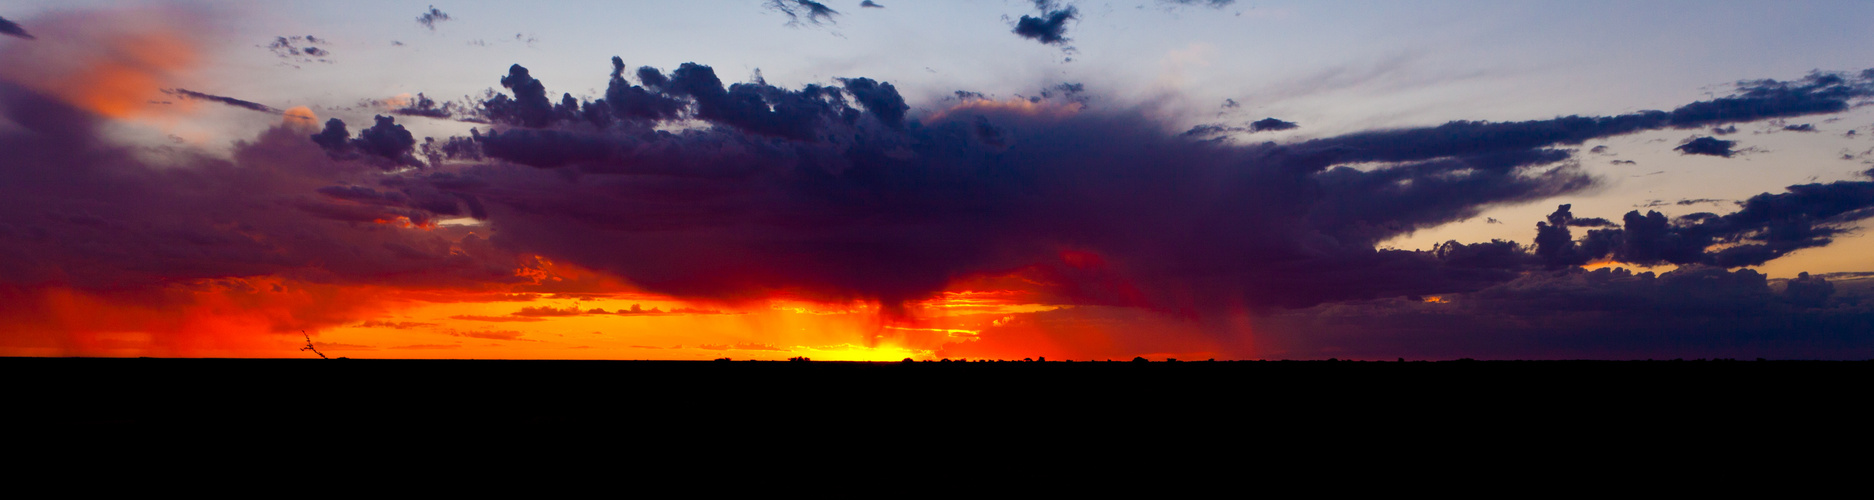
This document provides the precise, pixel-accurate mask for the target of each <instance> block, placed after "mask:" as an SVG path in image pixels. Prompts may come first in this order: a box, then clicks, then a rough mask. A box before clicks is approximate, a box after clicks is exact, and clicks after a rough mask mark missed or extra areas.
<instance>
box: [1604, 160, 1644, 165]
mask: <svg viewBox="0 0 1874 500" xmlns="http://www.w3.org/2000/svg"><path fill="white" fill-rule="evenodd" d="M1607 164H1608V165H1639V164H1640V162H1637V161H1633V160H1614V161H1610V162H1607Z"/></svg>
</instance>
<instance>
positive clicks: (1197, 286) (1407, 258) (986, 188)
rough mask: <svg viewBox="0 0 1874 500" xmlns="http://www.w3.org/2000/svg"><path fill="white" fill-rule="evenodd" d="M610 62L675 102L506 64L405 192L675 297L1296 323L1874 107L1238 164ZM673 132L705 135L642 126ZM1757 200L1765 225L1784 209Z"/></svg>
mask: <svg viewBox="0 0 1874 500" xmlns="http://www.w3.org/2000/svg"><path fill="white" fill-rule="evenodd" d="M622 68H623V63H622V62H619V61H614V62H613V87H612V89H613V90H621V92H620V93H618V94H617V95H623V92H634V93H641V95H639V96H638V97H634V98H633V99H640V100H649V101H648V102H657V103H663V104H662V106H663V107H659V108H655V109H658V110H659V111H658V112H656V113H641V114H638V115H636V116H635V117H634V119H632V120H622V119H614V120H612V121H605V120H599V121H594V120H591V119H584V118H581V117H579V116H577V115H574V114H569V113H566V112H558V111H554V112H549V111H551V110H568V111H570V110H581V109H590V108H592V107H595V106H597V105H598V103H597V102H596V101H594V102H578V101H572V100H568V101H567V102H564V103H562V104H561V105H559V106H557V107H551V108H550V107H547V106H544V105H541V104H540V103H542V102H544V101H543V97H541V96H544V95H546V92H545V90H544V88H543V84H541V83H540V82H538V81H537V80H533V79H531V78H530V77H527V78H517V77H516V75H520V76H522V77H524V76H525V75H526V72H525V70H524V68H518V67H516V68H515V69H514V70H511V71H510V74H509V76H508V77H506V78H503V79H502V81H503V83H504V85H506V86H508V87H510V88H512V89H515V90H516V92H517V93H524V95H525V97H524V98H516V99H513V100H504V99H502V98H501V97H499V96H498V97H497V98H496V99H495V100H491V101H489V103H490V113H491V114H494V115H496V116H507V117H510V118H503V119H501V120H498V121H497V123H499V124H503V125H501V126H497V127H496V129H495V130H493V131H490V132H487V133H482V132H479V131H478V132H477V133H476V134H474V135H473V136H472V137H471V138H470V140H472V141H474V143H475V144H477V145H479V146H480V152H481V153H484V154H486V155H487V156H488V157H489V158H492V159H495V160H498V161H495V162H489V163H477V164H473V165H471V166H468V167H465V168H463V169H461V170H460V171H452V172H437V173H431V174H411V175H412V176H413V177H411V178H410V181H409V182H412V183H428V184H429V185H431V186H433V187H435V188H436V189H438V190H441V191H446V192H452V193H461V194H463V195H465V196H469V197H472V198H474V199H478V200H482V201H483V202H484V203H486V204H487V205H488V217H489V221H490V224H491V225H492V226H493V227H495V228H497V229H498V230H497V231H496V234H495V236H494V241H495V242H496V243H497V244H499V245H502V246H504V247H506V248H511V249H514V250H516V251H520V252H528V253H538V254H540V255H544V256H548V257H550V258H554V259H560V260H564V261H567V262H575V263H578V264H580V265H582V266H588V267H591V268H595V269H601V270H605V271H609V272H612V273H616V274H617V275H619V276H623V277H626V278H627V279H629V280H631V281H632V282H633V283H635V284H638V285H639V286H643V287H645V288H646V289H648V290H650V291H654V292H658V293H665V294H671V295H675V296H679V297H703V298H735V297H756V296H763V295H764V294H769V293H775V292H777V291H788V292H789V293H798V294H801V295H805V296H810V297H817V298H824V299H851V298H866V299H877V300H880V301H882V302H884V303H886V304H888V305H889V304H894V303H901V302H904V301H909V300H915V299H918V298H921V297H925V296H928V295H929V294H932V293H934V292H936V291H937V290H940V289H942V287H944V286H946V284H947V283H950V282H952V281H954V280H958V279H965V278H969V277H972V276H982V275H995V274H1008V273H1025V275H1026V276H1030V277H1031V278H1032V281H1033V282H1035V283H1041V284H1044V288H1046V293H1048V294H1051V295H1050V296H1052V297H1055V299H1057V300H1059V301H1062V302H1065V303H1086V304H1109V305H1126V306H1137V307H1147V308H1157V309H1165V310H1180V309H1188V310H1193V311H1204V310H1217V309H1219V308H1225V307H1231V306H1242V305H1248V306H1251V307H1273V306H1286V307H1306V306H1311V305H1314V304H1319V303H1322V302H1333V301H1342V300H1363V299H1371V298H1380V297H1397V296H1407V295H1424V294H1437V293H1454V292H1465V291H1473V290H1479V289H1483V288H1486V287H1489V286H1493V285H1495V284H1498V283H1502V282H1504V281H1507V280H1510V279H1513V278H1514V277H1515V276H1517V275H1519V273H1522V272H1525V271H1528V270H1530V269H1538V268H1540V267H1542V264H1543V263H1544V262H1545V261H1547V262H1560V261H1568V262H1573V261H1577V260H1580V259H1581V255H1586V254H1591V253H1593V252H1594V251H1599V250H1596V249H1600V248H1601V247H1599V246H1596V247H1592V248H1591V249H1588V250H1581V249H1577V250H1575V253H1567V252H1562V251H1560V250H1553V249H1554V248H1557V247H1556V246H1555V245H1559V244H1560V243H1558V238H1559V241H1567V240H1569V239H1570V238H1571V236H1570V235H1569V234H1567V233H1566V232H1565V231H1566V229H1567V228H1568V227H1584V226H1587V227H1602V228H1607V227H1610V226H1613V225H1614V223H1613V222H1610V221H1605V220H1599V219H1573V218H1572V216H1570V217H1568V218H1566V219H1567V220H1564V221H1562V222H1561V225H1560V226H1558V227H1559V228H1560V229H1561V230H1562V231H1564V232H1563V233H1560V234H1559V236H1558V235H1556V234H1550V235H1548V236H1541V235H1539V236H1538V238H1537V241H1538V244H1537V245H1535V246H1534V248H1530V247H1522V246H1517V245H1514V244H1511V243H1508V242H1490V243H1476V244H1462V243H1456V242H1453V243H1451V244H1448V245H1445V246H1442V247H1441V248H1440V249H1437V250H1434V251H1403V250H1390V249H1380V248H1377V245H1378V244H1379V242H1381V241H1385V240H1386V239H1389V238H1392V237H1394V236H1398V235H1401V234H1405V233H1409V232H1412V231H1416V230H1420V229H1425V228H1430V227H1435V226H1439V225H1442V224H1446V223H1450V222H1455V221H1461V220H1465V219H1468V218H1471V217H1475V216H1477V215H1478V214H1479V213H1480V212H1481V211H1482V210H1483V209H1485V208H1487V207H1492V206H1497V205H1504V204H1518V203H1528V202H1533V201H1538V200H1543V199H1550V198H1554V197H1557V196H1563V195H1567V194H1570V193H1575V192H1580V191H1581V190H1584V189H1587V188H1589V187H1591V186H1594V185H1595V184H1596V183H1597V182H1598V181H1597V180H1596V179H1595V178H1594V177H1592V176H1590V175H1589V174H1587V173H1586V172H1585V171H1583V170H1582V169H1581V168H1580V167H1579V165H1578V164H1576V162H1575V161H1574V159H1573V156H1572V152H1571V151H1570V150H1568V149H1562V148H1561V147H1562V146H1568V145H1574V144H1579V143H1581V142H1582V141H1585V140H1589V139H1593V138H1599V137H1608V136H1614V135H1621V134H1627V133H1632V132H1636V131H1641V130H1653V129H1663V128H1677V127H1681V126H1698V127H1706V126H1711V125H1714V124H1716V123H1718V122H1716V121H1714V120H1722V119H1725V118H1727V117H1736V118H1737V119H1756V118H1763V117H1775V116H1798V115H1805V114H1812V113H1815V112H1818V111H1817V110H1827V109H1837V108H1835V107H1833V106H1830V105H1826V104H1817V103H1820V102H1839V101H1841V100H1845V99H1849V98H1853V97H1856V96H1860V95H1863V94H1862V92H1865V89H1866V88H1867V87H1866V82H1865V81H1864V78H1863V77H1860V76H1857V77H1853V78H1846V77H1844V78H1833V77H1830V76H1828V75H1811V76H1810V77H1807V78H1805V79H1804V80H1802V81H1801V82H1806V83H1797V84H1784V83H1781V82H1772V81H1767V80H1764V81H1754V82H1752V83H1751V84H1750V85H1749V86H1746V87H1744V88H1743V90H1741V91H1740V94H1739V95H1736V96H1728V97H1722V98H1718V99H1715V100H1713V101H1704V102H1699V103H1692V104H1688V105H1687V106H1684V107H1681V108H1679V110H1693V111H1696V112H1686V113H1680V111H1678V110H1675V111H1672V112H1665V111H1645V112H1639V113H1633V114H1627V115H1619V116H1608V117H1582V116H1568V117H1560V118H1554V119H1549V120H1533V121H1524V122H1472V121H1459V122H1451V123H1447V124H1444V125H1439V126H1434V127H1423V128H1407V129H1393V130H1379V131H1369V132H1359V133H1354V134H1347V135H1341V136H1334V137H1327V138H1321V139H1314V140H1309V141H1302V142H1298V143H1292V144H1273V143H1271V144H1259V145H1247V146H1235V145H1228V144H1218V143H1213V142H1192V141H1189V140H1187V137H1183V136H1182V134H1177V133H1171V132H1167V131H1166V127H1165V126H1164V125H1163V124H1161V123H1159V122H1158V121H1156V120H1154V119H1151V118H1147V117H1145V116H1143V115H1141V114H1139V113H1137V112H1136V111H1132V110H1126V109H1107V110H1097V109H1088V108H1086V107H1085V106H1084V105H1081V104H1079V103H1076V102H1062V101H1058V100H1050V99H1045V98H1034V99H1027V100H1022V101H1018V102H1017V103H1009V102H1004V101H994V100H988V99H970V100H964V101H962V102H960V103H958V104H956V105H954V106H952V107H950V108H947V109H943V110H939V111H936V112H933V113H929V114H926V115H923V116H919V117H910V116H900V115H898V114H897V113H898V112H900V111H895V110H902V109H903V108H902V107H901V106H902V100H901V99H898V98H896V96H895V92H894V93H892V95H889V96H885V95H884V93H883V92H882V90H884V89H886V88H888V87H887V85H889V84H886V83H881V82H874V81H872V80H869V79H858V78H848V79H844V80H842V82H843V83H844V84H845V87H832V86H821V85H806V86H803V87H801V88H799V89H784V88H780V87H775V86H771V85H768V84H766V83H763V82H759V81H757V82H752V83H738V84H734V85H730V86H727V87H725V86H724V85H723V83H722V82H721V80H720V79H719V78H718V77H717V76H716V75H715V72H714V71H713V70H712V69H711V68H709V67H708V66H703V65H698V64H694V63H686V64H684V65H682V66H681V67H679V68H678V69H677V70H676V71H674V72H671V73H670V76H669V77H667V78H666V77H664V76H663V72H661V71H658V70H655V69H649V68H647V69H642V70H640V72H639V74H640V76H641V77H642V78H640V80H642V83H644V84H645V85H643V86H633V85H630V84H629V83H627V82H624V81H623V78H622ZM516 81H519V82H520V84H515V82H516ZM607 95H608V97H607V100H608V101H609V100H611V99H614V98H615V97H612V96H613V95H615V94H614V93H613V92H611V91H609V90H608V94H607ZM887 97H889V98H887ZM569 99H570V98H569ZM1746 101H1747V102H1751V103H1757V105H1751V106H1745V105H1741V104H1739V103H1741V102H1746ZM516 102H534V103H535V104H534V105H533V106H532V107H531V108H526V109H534V110H537V114H536V115H533V116H535V118H533V119H528V118H526V116H527V115H525V113H523V112H519V111H506V110H508V109H512V108H511V106H515V105H514V104H510V103H516ZM1714 103H1729V104H1723V105H1719V104H1714ZM1778 106H1783V107H1778ZM611 109H614V110H615V109H616V108H615V107H611ZM497 110H502V111H497ZM1740 110H1741V111H1740ZM1678 115H1684V116H1686V118H1684V120H1687V121H1684V122H1681V121H1679V119H1678V118H1675V116H1678ZM900 118H902V120H903V121H902V122H901V123H900V122H899V121H898V120H899V119H900ZM682 120H695V121H698V122H701V123H705V124H708V126H706V127H701V128H697V127H688V128H682V129H651V128H650V127H649V125H650V124H653V123H664V122H670V123H674V122H678V121H682ZM1066 145H1073V146H1072V147H1067V146H1066ZM1354 163H1361V164H1367V165H1369V166H1366V167H1362V168H1353V167H1350V166H1348V165H1349V164H1354ZM1843 186H1845V187H1846V189H1847V191H1848V192H1841V193H1836V192H1835V191H1831V190H1834V189H1837V188H1821V187H1818V188H1814V189H1811V188H1801V189H1798V188H1792V189H1796V190H1798V191H1799V192H1800V193H1798V194H1792V195H1791V196H1796V197H1799V198H1800V197H1804V196H1821V197H1824V198H1828V199H1829V200H1834V201H1816V202H1815V203H1816V204H1817V205H1816V206H1815V207H1813V208H1810V209H1804V210H1807V211H1802V210H1798V212H1800V213H1801V214H1806V215H1798V214H1795V213H1785V212H1787V211H1778V212H1777V213H1778V214H1782V215H1775V214H1768V213H1765V214H1762V215H1735V216H1729V217H1730V218H1729V219H1724V220H1726V221H1727V222H1726V226H1725V228H1726V229H1725V230H1723V231H1717V232H1712V233H1710V234H1711V239H1710V241H1711V244H1713V245H1715V244H1717V242H1719V241H1729V240H1726V238H1731V239H1733V240H1736V241H1747V242H1752V243H1750V244H1748V245H1744V246H1740V247H1733V248H1732V249H1727V250H1723V251H1718V252H1713V253H1711V254H1710V255H1711V256H1710V258H1708V259H1707V258H1702V257H1701V258H1700V259H1698V260H1697V261H1698V262H1708V263H1710V264H1711V265H1719V266H1735V265H1746V264H1742V263H1748V262H1761V261H1762V260H1767V259H1770V258H1774V257H1775V256H1779V255H1782V254H1785V253H1787V252H1788V251H1790V250H1793V249H1795V248H1804V247H1809V246H1814V245H1818V244H1825V243H1826V239H1825V238H1826V237H1827V236H1828V235H1831V234H1835V233H1832V232H1830V231H1834V230H1835V229H1831V228H1832V227H1833V226H1832V224H1834V222H1832V221H1835V220H1838V219H1839V218H1841V217H1849V215H1845V214H1847V213H1848V212H1852V211H1853V210H1856V209H1855V208H1853V207H1857V206H1865V205H1866V202H1864V201H1860V198H1856V197H1855V196H1857V195H1855V194H1854V192H1856V191H1855V189H1857V188H1854V187H1853V186H1852V185H1843ZM1814 190H1822V191H1828V192H1829V193H1831V194H1817V193H1811V191H1814ZM1802 193H1807V194H1802ZM1765 196H1767V197H1768V198H1765V201H1763V202H1761V203H1760V204H1762V205H1763V206H1765V207H1769V206H1770V205H1771V204H1774V203H1773V202H1774V201H1775V200H1790V199H1791V198H1782V197H1778V196H1780V195H1767V194H1766V195H1765ZM1836 198H1840V199H1839V200H1837V199H1836ZM1804 199H1808V198H1804ZM1830 203H1834V204H1830ZM1805 206H1806V205H1805ZM1762 210H1765V209H1758V211H1751V209H1746V211H1745V212H1748V213H1751V214H1757V213H1758V212H1759V211H1762ZM1740 213H1744V212H1740ZM1856 213H1859V212H1856ZM1792 217H1794V218H1792ZM1720 218H1723V217H1720ZM1636 224H1637V225H1636ZM1643 226H1644V227H1643ZM1629 227H1630V228H1632V229H1629ZM1645 227H1651V226H1645V225H1644V223H1634V222H1629V223H1628V225H1627V227H1622V228H1618V229H1612V228H1609V229H1594V230H1593V231H1602V232H1611V231H1621V232H1622V234H1627V233H1628V232H1631V234H1632V235H1633V236H1631V237H1630V238H1628V239H1631V240H1632V241H1633V243H1631V244H1630V245H1629V247H1631V248H1632V249H1630V250H1628V251H1626V253H1621V254H1618V255H1617V256H1616V257H1617V258H1629V259H1634V260H1633V261H1634V262H1642V261H1651V260H1648V259H1653V260H1657V259H1660V258H1663V257H1654V256H1653V254H1648V253H1644V252H1642V251H1641V250H1639V248H1641V245H1643V244H1642V243H1641V241H1642V238H1643V237H1644V236H1643V235H1645V234H1651V233H1646V229H1645ZM1700 227H1703V226H1700ZM1700 231H1711V229H1709V228H1707V229H1701V230H1700ZM1789 231H1797V233H1790V232H1789ZM1551 233H1554V231H1551ZM1699 234H1705V233H1699ZM1602 238H1607V236H1603V237H1602ZM1596 241H1599V240H1596ZM1701 241H1702V240H1701ZM1596 244H1597V245H1599V243H1596ZM1583 245H1585V244H1583ZM1750 245H1761V247H1762V250H1761V251H1758V250H1753V249H1756V248H1758V247H1752V246H1750ZM1708 246H1710V245H1707V247H1708ZM1609 248H1611V247H1609ZM1705 248H1706V247H1698V248H1697V251H1696V252H1695V253H1696V254H1697V255H1705V252H1706V250H1705ZM1556 252H1561V254H1565V257H1558V256H1556V255H1557V254H1556ZM1583 252H1585V253H1583ZM1608 252H1611V250H1609V251H1602V252H1601V254H1600V255H1603V256H1605V255H1609V253H1608ZM1726 252H1729V253H1726ZM1753 252H1754V253H1753ZM1719 254H1724V255H1726V256H1724V257H1719V256H1718V255H1719ZM1746 254H1749V255H1746ZM1673 255H1678V254H1673ZM1688 255H1690V254H1688ZM1675 258H1677V257H1675ZM1557 259H1560V260H1557Z"/></svg>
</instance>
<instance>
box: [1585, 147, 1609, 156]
mask: <svg viewBox="0 0 1874 500" xmlns="http://www.w3.org/2000/svg"><path fill="white" fill-rule="evenodd" d="M1608 151H1609V150H1608V148H1607V146H1605V145H1601V146H1595V147H1594V148H1593V149H1589V150H1588V152H1589V153H1594V154H1597V155H1604V154H1609V153H1608Z"/></svg>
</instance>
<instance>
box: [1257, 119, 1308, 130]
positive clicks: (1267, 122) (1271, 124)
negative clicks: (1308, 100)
mask: <svg viewBox="0 0 1874 500" xmlns="http://www.w3.org/2000/svg"><path fill="white" fill-rule="evenodd" d="M1300 127H1301V126H1300V125H1296V124H1295V123H1294V122H1285V121H1282V120H1277V119H1274V118H1263V119H1261V120H1256V121H1254V122H1251V123H1250V124H1249V131H1250V132H1267V131H1275V130H1293V129H1296V128H1300Z"/></svg>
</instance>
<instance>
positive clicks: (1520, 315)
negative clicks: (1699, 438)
mask: <svg viewBox="0 0 1874 500" xmlns="http://www.w3.org/2000/svg"><path fill="white" fill-rule="evenodd" d="M1781 288H1782V289H1781V290H1779V289H1778V287H1777V286H1776V285H1775V284H1774V283H1773V282H1772V280H1768V279H1766V277H1765V276H1764V275H1762V274H1759V273H1757V272H1755V271H1752V270H1749V269H1741V270H1737V271H1726V270H1724V269H1720V268H1713V267H1701V266H1689V267H1683V268H1680V269H1678V270H1676V271H1672V272H1668V273H1665V274H1661V275H1654V273H1650V272H1647V273H1639V274H1635V273H1632V272H1629V271H1627V270H1625V269H1619V268H1602V269H1596V270H1594V271H1582V270H1579V269H1568V270H1563V271H1558V272H1553V273H1531V274H1527V275H1523V276H1521V277H1518V278H1516V279H1514V280H1511V281H1508V282H1505V283H1502V284H1499V285H1496V286H1492V287H1489V288H1485V289H1482V290H1479V291H1477V292H1473V293H1467V294H1452V295H1445V296H1442V297H1439V300H1437V301H1435V302H1434V301H1423V300H1401V299H1389V300H1377V301H1368V302H1359V303H1344V304H1332V305H1323V306H1318V307H1314V308H1309V309H1300V310H1293V311H1285V312H1280V313H1277V314H1273V315H1270V316H1267V317H1265V318H1263V319H1262V320H1260V321H1259V322H1258V325H1257V326H1258V327H1259V330H1258V331H1259V332H1261V335H1259V336H1258V338H1257V342H1258V344H1259V347H1261V352H1259V353H1258V354H1260V355H1262V356H1266V357H1272V358H1275V357H1286V358H1301V359H1307V358H1324V357H1329V356H1339V357H1341V358H1343V359H1345V358H1353V359H1374V358H1378V359H1391V358H1392V357H1395V356H1402V357H1407V358H1413V359H1456V358H1467V357H1468V358H1479V359H1671V358H1685V359H1695V358H1739V359H1753V358H1760V357H1767V358H1772V359H1790V358H1794V359H1868V358H1870V357H1874V342H1870V339H1869V337H1868V336H1867V335H1865V334H1864V333H1865V332H1867V331H1869V329H1870V328H1874V307H1870V306H1871V305H1874V302H1871V301H1868V300H1866V299H1868V298H1869V297H1867V296H1857V297H1842V296H1840V294H1838V293H1836V292H1835V291H1834V290H1835V287H1834V286H1833V285H1831V284H1829V283H1828V281H1826V280H1824V279H1822V278H1821V277H1819V276H1810V275H1806V274H1805V276H1804V277H1799V278H1797V279H1794V280H1789V281H1787V282H1786V283H1785V284H1784V285H1783V286H1782V287H1781Z"/></svg>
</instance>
